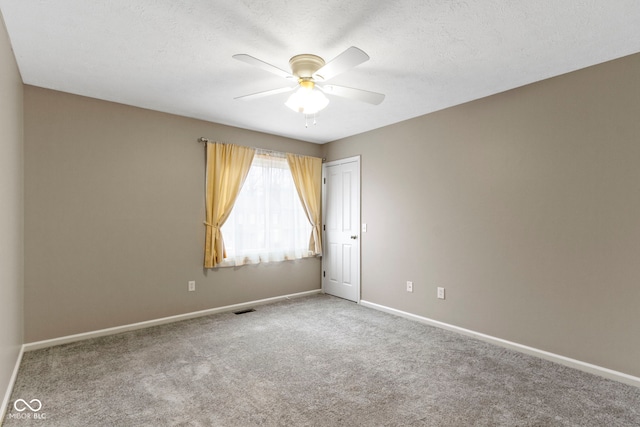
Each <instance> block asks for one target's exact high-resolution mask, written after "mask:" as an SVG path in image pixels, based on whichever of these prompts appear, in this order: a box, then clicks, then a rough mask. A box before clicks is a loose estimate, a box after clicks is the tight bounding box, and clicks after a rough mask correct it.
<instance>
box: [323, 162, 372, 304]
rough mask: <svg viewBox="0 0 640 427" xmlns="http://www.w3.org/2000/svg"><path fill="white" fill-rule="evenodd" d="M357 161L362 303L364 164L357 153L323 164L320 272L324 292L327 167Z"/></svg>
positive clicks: (359, 262) (358, 298)
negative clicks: (361, 241)
mask: <svg viewBox="0 0 640 427" xmlns="http://www.w3.org/2000/svg"><path fill="white" fill-rule="evenodd" d="M353 162H356V163H357V164H358V188H357V191H358V197H357V198H356V200H355V202H356V204H357V211H358V223H357V230H356V234H357V236H358V239H357V245H358V259H357V262H356V266H357V272H356V280H355V281H356V289H357V290H358V295H357V298H356V301H355V302H356V304H360V300H361V296H362V289H361V283H360V277H361V269H362V244H361V243H360V240H361V235H362V233H361V228H362V164H361V156H360V155H357V156H352V157H346V158H344V159H339V160H332V161H330V162H324V163H323V164H322V242H323V244H322V248H323V249H322V250H323V256H322V267H321V268H322V271H321V272H320V281H321V284H322V292H323V293H324V292H325V286H324V282H325V280H324V279H325V278H324V272H325V260H326V259H327V257H326V256H324V250H325V247H326V246H325V243H326V241H327V239H326V230H325V222H324V219H325V218H326V207H327V203H326V200H327V191H326V188H327V187H326V182H327V181H326V173H327V168H328V167H331V166H338V165H341V164H344V163H353Z"/></svg>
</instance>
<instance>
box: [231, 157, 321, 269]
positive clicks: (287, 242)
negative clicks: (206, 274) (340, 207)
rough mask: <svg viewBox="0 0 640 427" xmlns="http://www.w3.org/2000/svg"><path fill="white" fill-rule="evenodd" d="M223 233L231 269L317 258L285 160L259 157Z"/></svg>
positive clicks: (308, 225) (252, 166) (255, 158)
mask: <svg viewBox="0 0 640 427" xmlns="http://www.w3.org/2000/svg"><path fill="white" fill-rule="evenodd" d="M222 233H223V235H224V242H225V248H226V250H227V257H226V258H225V260H224V262H223V265H226V266H239V265H243V264H255V263H259V262H269V261H284V260H292V259H298V258H304V257H308V256H313V253H312V252H310V251H309V234H310V233H311V225H310V224H309V221H308V220H307V217H306V215H305V213H304V209H303V207H302V204H301V202H300V198H299V196H298V194H297V191H296V187H295V184H294V182H293V177H292V176H291V171H290V169H289V165H288V163H287V159H286V155H285V154H279V153H271V152H270V153H265V152H260V151H258V152H257V153H256V155H255V157H254V159H253V163H252V164H251V169H250V171H249V175H247V178H246V180H245V182H244V185H243V186H242V190H241V191H240V194H239V195H238V198H237V199H236V203H235V205H234V207H233V210H232V211H231V214H230V215H229V218H228V219H227V221H226V222H225V224H224V226H223V227H222Z"/></svg>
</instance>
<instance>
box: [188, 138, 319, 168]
mask: <svg viewBox="0 0 640 427" xmlns="http://www.w3.org/2000/svg"><path fill="white" fill-rule="evenodd" d="M198 142H202V143H205V144H206V143H207V142H213V141H211V140H210V139H209V138H205V137H204V136H201V137H200V138H198ZM249 148H253V149H254V150H258V151H262V152H264V153H277V154H287V153H284V152H282V151H276V150H267V149H264V148H259V147H249ZM311 157H315V156H311ZM326 161H327V159H325V158H324V157H322V162H323V163H324V162H326Z"/></svg>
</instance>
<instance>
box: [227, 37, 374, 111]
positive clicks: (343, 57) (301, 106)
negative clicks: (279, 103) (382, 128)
mask: <svg viewBox="0 0 640 427" xmlns="http://www.w3.org/2000/svg"><path fill="white" fill-rule="evenodd" d="M233 58H235V59H237V60H238V61H242V62H245V63H247V64H249V65H253V66H256V67H258V68H261V69H263V70H265V71H268V72H270V73H273V74H275V75H277V76H280V77H284V78H285V79H289V80H292V81H295V82H296V83H297V84H296V85H294V86H287V87H282V88H278V89H272V90H267V91H264V92H258V93H253V94H250V95H244V96H239V97H237V98H235V99H241V100H252V99H257V98H262V97H265V96H270V95H275V94H279V93H285V92H291V91H293V90H296V89H297V91H296V92H294V93H293V94H292V95H291V96H290V97H289V99H288V100H287V102H286V103H285V105H286V106H287V107H289V108H291V109H292V110H293V111H296V112H298V113H302V114H304V115H305V116H308V115H315V114H316V113H317V112H318V111H320V110H322V109H323V108H324V107H326V106H327V104H328V103H329V100H328V99H327V98H326V97H325V96H324V94H329V95H335V96H340V97H343V98H348V99H354V100H357V101H362V102H366V103H369V104H373V105H378V104H380V103H381V102H382V101H383V100H384V95H383V94H381V93H376V92H371V91H368V90H362V89H354V88H350V87H345V86H337V85H330V84H329V85H327V84H321V82H325V81H327V80H329V79H331V78H333V77H335V76H337V75H338V74H342V73H344V72H345V71H347V70H350V69H351V68H353V67H355V66H356V65H359V64H362V63H363V62H365V61H368V60H369V55H367V54H366V53H364V52H363V51H362V50H360V49H358V48H357V47H354V46H351V47H350V48H348V49H347V50H345V51H344V52H342V53H341V54H340V55H338V56H337V57H335V58H334V59H332V60H331V61H329V62H327V63H325V61H324V59H322V58H321V57H319V56H317V55H312V54H306V53H305V54H301V55H296V56H294V57H292V58H291V59H290V60H289V65H290V67H291V72H288V71H285V70H282V69H280V68H278V67H275V66H273V65H271V64H268V63H266V62H264V61H261V60H260V59H257V58H254V57H253V56H250V55H246V54H238V55H233Z"/></svg>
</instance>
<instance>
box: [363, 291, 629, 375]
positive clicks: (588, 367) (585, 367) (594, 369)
mask: <svg viewBox="0 0 640 427" xmlns="http://www.w3.org/2000/svg"><path fill="white" fill-rule="evenodd" d="M360 304H361V305H362V306H364V307H368V308H372V309H375V310H379V311H384V312H385V313H390V314H394V315H396V316H400V317H404V318H407V319H411V320H415V321H418V322H420V323H424V324H427V325H430V326H435V327H437V328H441V329H446V330H448V331H453V332H457V333H460V334H463V335H467V336H470V337H473V338H477V339H479V340H481V341H485V342H488V343H491V344H495V345H499V346H501V347H506V348H509V349H511V350H515V351H519V352H521V353H525V354H529V355H532V356H536V357H540V358H542V359H545V360H549V361H551V362H555V363H559V364H561V365H564V366H568V367H571V368H575V369H578V370H580V371H584V372H588V373H590V374H595V375H599V376H601V377H604V378H608V379H610V380H614V381H619V382H621V383H625V384H629V385H632V386H635V387H640V378H638V377H634V376H632V375H628V374H625V373H623V372H618V371H614V370H612V369H608V368H603V367H601V366H597V365H592V364H591V363H586V362H582V361H580V360H576V359H571V358H569V357H565V356H561V355H559V354H554V353H550V352H548V351H544V350H539V349H537V348H533V347H529V346H526V345H522V344H518V343H514V342H511V341H507V340H503V339H502V338H496V337H492V336H490V335H486V334H482V333H480V332H475V331H472V330H470V329H465V328H461V327H459V326H454V325H450V324H448V323H444V322H440V321H437V320H433V319H429V318H427V317H422V316H418V315H416V314H411V313H407V312H406V311H401V310H396V309H395V308H391V307H386V306H384V305H380V304H376V303H373V302H369V301H364V300H361V301H360Z"/></svg>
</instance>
